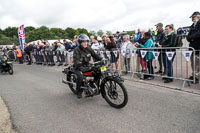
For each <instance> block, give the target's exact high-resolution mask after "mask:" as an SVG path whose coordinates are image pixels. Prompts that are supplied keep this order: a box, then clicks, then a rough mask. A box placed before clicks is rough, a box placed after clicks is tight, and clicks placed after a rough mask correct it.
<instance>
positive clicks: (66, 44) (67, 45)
mask: <svg viewBox="0 0 200 133" xmlns="http://www.w3.org/2000/svg"><path fill="white" fill-rule="evenodd" d="M65 49H66V50H68V49H71V45H70V44H69V42H66V43H65Z"/></svg>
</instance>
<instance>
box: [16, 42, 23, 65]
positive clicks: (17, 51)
mask: <svg viewBox="0 0 200 133" xmlns="http://www.w3.org/2000/svg"><path fill="white" fill-rule="evenodd" d="M16 54H17V58H18V61H19V64H23V55H22V51H21V47H20V46H18V48H17V50H16Z"/></svg>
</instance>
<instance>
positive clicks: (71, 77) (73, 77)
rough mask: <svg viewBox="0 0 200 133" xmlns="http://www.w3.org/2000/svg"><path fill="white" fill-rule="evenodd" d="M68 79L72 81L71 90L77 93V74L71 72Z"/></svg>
mask: <svg viewBox="0 0 200 133" xmlns="http://www.w3.org/2000/svg"><path fill="white" fill-rule="evenodd" d="M67 80H68V81H70V82H71V83H68V85H69V88H70V89H71V91H72V92H73V93H74V94H77V90H76V81H77V76H76V75H75V74H73V73H72V74H70V75H69V76H68V77H67Z"/></svg>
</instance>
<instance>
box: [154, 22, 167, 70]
mask: <svg viewBox="0 0 200 133" xmlns="http://www.w3.org/2000/svg"><path fill="white" fill-rule="evenodd" d="M155 26H156V28H157V35H155V47H160V45H161V46H162V43H163V40H164V38H165V32H164V30H163V24H162V23H158V24H157V25H155ZM158 51H159V52H160V54H159V57H158V62H159V70H158V71H157V72H156V74H159V73H160V74H162V73H163V71H162V66H163V65H162V56H163V55H162V50H161V49H158ZM164 73H165V70H164Z"/></svg>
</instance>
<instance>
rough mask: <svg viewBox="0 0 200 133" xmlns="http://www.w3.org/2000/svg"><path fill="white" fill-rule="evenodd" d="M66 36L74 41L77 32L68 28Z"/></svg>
mask: <svg viewBox="0 0 200 133" xmlns="http://www.w3.org/2000/svg"><path fill="white" fill-rule="evenodd" d="M65 35H66V37H67V38H69V39H73V38H74V36H75V35H76V30H75V29H73V28H70V27H68V28H66V29H65Z"/></svg>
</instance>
